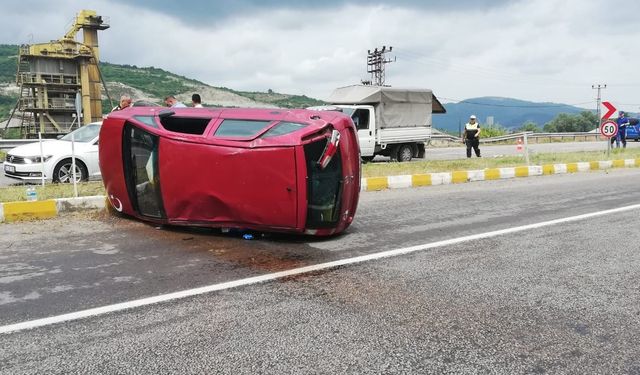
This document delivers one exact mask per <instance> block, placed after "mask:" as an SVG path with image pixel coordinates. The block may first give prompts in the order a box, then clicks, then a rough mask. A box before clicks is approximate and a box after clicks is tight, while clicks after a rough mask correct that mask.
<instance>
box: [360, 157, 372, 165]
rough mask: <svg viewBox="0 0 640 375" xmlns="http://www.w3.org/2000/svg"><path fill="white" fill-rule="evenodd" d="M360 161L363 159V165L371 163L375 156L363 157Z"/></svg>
mask: <svg viewBox="0 0 640 375" xmlns="http://www.w3.org/2000/svg"><path fill="white" fill-rule="evenodd" d="M360 159H362V163H365V164H366V163H369V162H371V161H372V160H373V156H361V157H360Z"/></svg>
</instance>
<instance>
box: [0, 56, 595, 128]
mask: <svg viewBox="0 0 640 375" xmlns="http://www.w3.org/2000/svg"><path fill="white" fill-rule="evenodd" d="M17 57H18V46H17V45H6V44H4V45H1V44H0V122H1V121H4V120H6V119H7V118H8V116H9V113H10V111H11V110H12V109H13V107H14V105H15V103H16V101H17V98H18V88H17V86H16V84H15V74H16V66H17ZM100 70H101V71H102V74H103V77H104V79H105V81H106V82H107V91H108V92H109V95H110V96H111V99H112V101H113V105H116V104H117V102H118V99H119V97H120V95H122V94H128V95H130V96H131V97H132V98H134V99H135V100H146V101H151V102H155V103H158V104H162V101H163V99H164V97H165V96H166V95H170V94H173V95H175V96H176V97H177V98H178V100H181V101H183V102H185V103H190V102H191V94H193V93H199V94H200V95H201V97H202V100H203V104H204V105H205V106H219V107H263V108H265V107H266V108H276V107H279V108H304V107H310V106H315V105H321V104H323V102H322V101H320V100H317V99H313V98H309V97H307V96H304V95H289V94H282V93H276V92H273V91H271V90H269V91H267V92H249V91H237V90H233V89H230V88H226V87H216V86H212V85H209V84H206V83H204V82H201V81H198V80H195V79H192V78H188V77H183V76H180V75H177V74H174V73H171V72H168V71H166V70H163V69H159V68H155V67H137V66H135V65H118V64H110V63H107V62H102V63H100ZM111 105H112V103H110V102H109V101H108V100H107V98H106V96H103V110H104V112H105V113H106V112H107V111H109V110H110V109H111ZM445 107H446V109H447V113H446V114H443V115H434V116H433V123H434V126H435V127H436V128H438V129H441V130H444V131H449V132H457V131H458V125H459V124H460V125H464V124H465V123H466V121H467V120H468V118H469V115H471V114H475V115H476V116H478V119H479V120H480V123H481V124H485V123H486V120H487V117H488V116H493V118H494V122H495V123H497V124H500V125H502V126H504V127H506V128H508V129H512V128H517V127H520V126H521V125H522V124H523V123H525V122H527V121H532V122H535V123H536V124H538V126H540V127H542V126H544V124H545V123H547V122H549V121H550V120H552V119H553V118H554V117H556V116H557V115H558V114H559V113H571V114H572V113H578V112H581V111H583V110H584V109H582V108H578V107H572V106H568V105H564V104H556V103H534V102H529V101H524V100H517V99H509V98H498V97H482V98H473V99H467V100H464V101H462V102H459V103H445Z"/></svg>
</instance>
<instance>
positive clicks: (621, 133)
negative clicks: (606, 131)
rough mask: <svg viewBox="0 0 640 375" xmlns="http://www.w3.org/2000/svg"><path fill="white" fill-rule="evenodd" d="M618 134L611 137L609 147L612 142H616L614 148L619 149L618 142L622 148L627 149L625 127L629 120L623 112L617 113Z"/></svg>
mask: <svg viewBox="0 0 640 375" xmlns="http://www.w3.org/2000/svg"><path fill="white" fill-rule="evenodd" d="M616 122H617V123H618V134H616V136H615V137H611V146H613V142H616V148H620V142H622V148H627V125H629V118H628V117H627V116H626V114H625V113H624V111H620V112H618V119H617V120H616Z"/></svg>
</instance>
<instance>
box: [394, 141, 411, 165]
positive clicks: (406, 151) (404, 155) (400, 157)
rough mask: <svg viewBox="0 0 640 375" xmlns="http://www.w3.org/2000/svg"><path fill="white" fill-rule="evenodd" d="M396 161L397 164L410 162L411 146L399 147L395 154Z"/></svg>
mask: <svg viewBox="0 0 640 375" xmlns="http://www.w3.org/2000/svg"><path fill="white" fill-rule="evenodd" d="M396 155H397V156H396V160H397V161H399V162H403V161H411V159H412V158H413V147H411V145H400V146H398V151H397V153H396Z"/></svg>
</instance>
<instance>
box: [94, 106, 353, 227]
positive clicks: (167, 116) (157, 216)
mask: <svg viewBox="0 0 640 375" xmlns="http://www.w3.org/2000/svg"><path fill="white" fill-rule="evenodd" d="M357 142H358V138H357V133H356V130H355V127H354V125H353V122H352V121H351V119H350V118H349V117H348V116H346V115H343V114H341V113H338V112H330V111H321V112H318V111H310V110H303V109H299V110H280V109H278V110H273V109H206V108H205V109H200V108H198V109H195V108H171V109H163V108H161V107H132V108H129V109H125V110H123V111H118V112H113V113H111V114H109V115H108V116H107V118H106V119H105V120H104V121H103V124H102V128H101V130H100V146H99V147H100V149H99V158H100V168H101V171H102V178H103V181H104V185H105V188H106V191H107V196H108V198H109V201H110V203H111V205H112V206H113V208H114V209H116V210H117V211H120V212H123V213H125V214H128V215H131V216H134V217H136V218H139V219H141V220H145V221H150V222H154V223H162V224H175V225H195V226H209V227H227V228H246V229H253V230H259V231H277V232H294V233H306V234H311V235H317V236H326V235H333V234H337V233H340V232H342V231H344V230H345V229H346V228H347V227H348V226H349V225H350V224H351V222H352V220H353V217H354V215H355V212H356V208H357V203H358V197H359V194H360V155H359V147H358V143H357ZM336 146H337V147H336ZM323 167H324V168H323Z"/></svg>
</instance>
